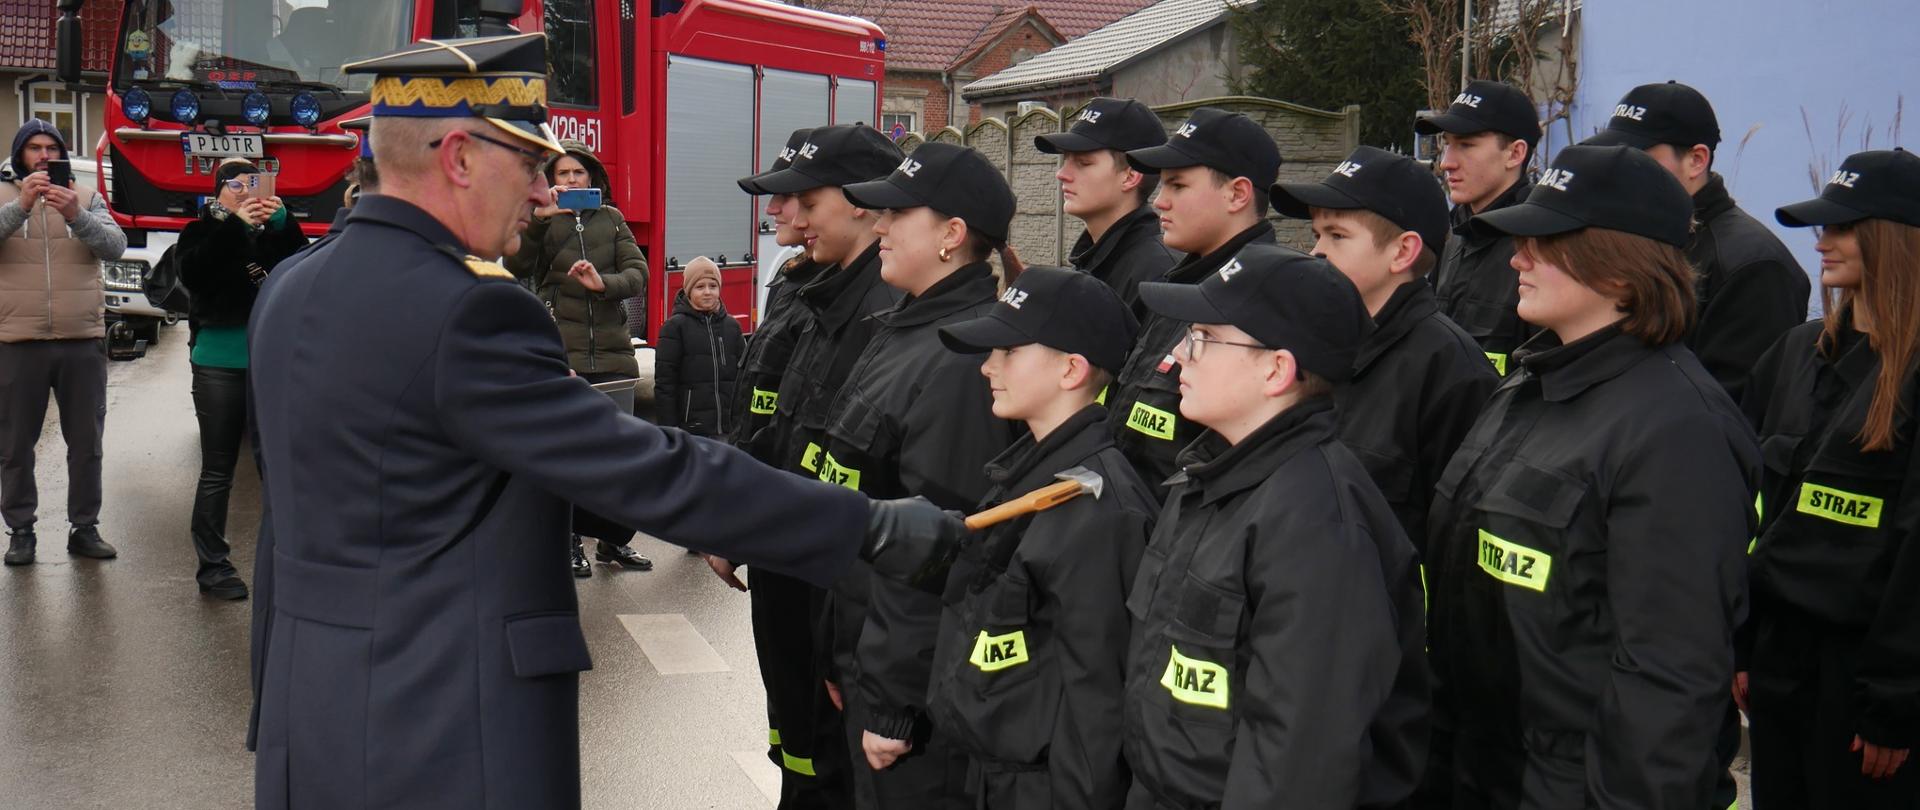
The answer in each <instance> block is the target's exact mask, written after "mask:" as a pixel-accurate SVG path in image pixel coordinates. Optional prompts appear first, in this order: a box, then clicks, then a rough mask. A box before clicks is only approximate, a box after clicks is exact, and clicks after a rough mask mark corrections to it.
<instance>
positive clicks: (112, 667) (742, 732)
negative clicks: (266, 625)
mask: <svg viewBox="0 0 1920 810" xmlns="http://www.w3.org/2000/svg"><path fill="white" fill-rule="evenodd" d="M185 343H186V328H185V326H175V327H169V328H166V329H164V330H162V336H161V341H160V344H159V345H158V346H156V347H154V348H153V350H152V351H151V352H150V353H149V354H148V356H147V357H145V358H143V359H140V360H136V361H132V362H123V363H113V364H111V367H110V369H109V371H108V382H107V399H108V406H107V408H108V410H107V437H106V476H105V477H106V480H105V482H104V489H105V493H106V503H105V506H104V508H103V510H102V514H101V521H100V531H101V534H102V536H104V537H105V538H106V539H107V540H108V542H111V543H113V544H114V545H116V546H118V547H119V549H120V557H119V558H118V559H115V560H110V561H94V560H85V559H79V558H70V557H68V556H67V554H66V546H65V542H64V541H65V533H66V525H67V524H66V521H65V517H66V515H65V503H66V490H67V484H66V469H65V467H66V464H65V446H64V444H63V442H62V439H61V438H60V435H59V427H58V421H57V416H56V414H54V413H53V412H52V409H51V408H49V413H48V416H47V427H46V431H45V433H44V434H43V436H42V439H41V443H40V449H39V452H38V454H37V458H38V459H39V482H40V505H41V509H40V516H39V524H38V527H37V528H38V529H39V534H40V553H39V562H38V563H37V564H35V565H32V566H26V567H17V568H7V569H5V570H4V571H0V807H4V808H7V810H40V808H47V809H48V810H55V809H58V810H68V808H113V810H123V809H124V808H147V809H149V810H163V809H164V808H194V809H195V810H199V809H200V808H246V807H251V806H252V804H253V756H252V755H251V754H249V753H247V751H246V749H245V747H244V741H245V737H246V726H247V713H248V709H249V703H250V696H249V693H248V680H247V678H248V675H247V644H248V641H247V630H248V621H249V617H250V615H251V610H252V603H251V602H237V603H236V602H218V601H213V600H210V599H207V598H204V597H202V596H201V595H200V594H199V592H198V589H197V588H196V587H195V583H194V579H193V573H194V558H193V551H192V546H191V544H190V542H189V540H188V535H187V522H188V512H189V511H190V509H191V507H192V503H193V489H194V482H195V479H196V478H197V477H198V475H199V471H200V460H199V433H198V427H197V425H196V424H195V421H194V418H193V402H192V399H191V396H190V394H189V387H188V384H189V379H188V378H189V371H188V366H187V351H186V345H185ZM259 519H260V512H259V485H258V477H257V475H256V474H255V473H254V470H253V468H252V464H251V463H250V461H242V463H241V469H240V470H239V471H238V473H237V474H236V485H235V490H234V494H233V506H232V513H231V517H230V522H229V526H228V531H229V536H230V537H231V538H232V541H233V544H234V562H235V564H236V565H237V566H238V567H239V568H240V570H241V572H242V574H243V577H244V578H245V579H246V580H247V581H248V582H249V583H251V582H252V579H253V576H252V571H253V550H254V542H253V541H254V537H255V533H256V531H257V529H258V526H259ZM635 546H636V548H639V549H641V553H643V554H646V555H648V556H650V557H652V558H653V560H654V561H655V563H656V567H655V569H654V570H653V571H649V572H622V571H615V570H612V569H608V568H605V567H600V566H596V570H595V573H594V576H593V578H591V579H588V580H583V581H580V582H579V590H580V608H581V618H582V623H583V624H584V625H585V627H586V633H587V639H588V643H589V645H590V646H591V648H592V651H593V660H594V669H593V671H592V672H589V673H586V674H585V675H583V676H582V677H581V718H580V726H581V742H580V747H581V763H582V769H583V776H582V779H583V785H582V788H583V792H584V795H585V806H586V807H587V808H591V809H594V810H612V809H613V808H674V809H676V810H677V809H678V808H729V809H730V810H732V809H734V808H766V807H771V806H772V802H770V801H769V800H768V799H767V797H766V796H767V793H766V791H767V790H770V789H773V788H774V787H775V786H776V785H775V783H776V782H777V780H778V778H779V776H778V772H777V770H776V769H775V768H774V767H773V766H772V765H771V764H769V763H768V762H767V760H766V757H765V752H766V733H767V732H766V718H765V709H764V705H765V702H764V699H763V696H762V693H761V689H760V684H759V677H760V676H759V672H758V669H757V667H756V666H755V663H754V658H753V641H752V638H751V635H750V633H749V631H748V627H747V602H746V598H745V595H744V594H738V593H735V592H734V591H731V590H729V589H727V588H726V587H724V586H723V585H721V584H720V583H719V581H718V580H716V579H715V578H714V577H713V575H712V573H711V572H710V571H708V569H707V566H706V564H705V563H703V562H701V561H700V560H699V559H698V558H695V557H690V556H687V555H686V554H685V553H683V552H682V551H681V550H680V549H679V548H677V547H674V546H669V545H666V544H663V543H657V542H654V541H651V540H647V539H644V538H643V539H640V540H637V541H635ZM643 645H644V646H643ZM663 672H666V673H673V674H663Z"/></svg>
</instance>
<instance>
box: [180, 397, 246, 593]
mask: <svg viewBox="0 0 1920 810" xmlns="http://www.w3.org/2000/svg"><path fill="white" fill-rule="evenodd" d="M193 415H194V416H195V417H196V418H198V419H199V420H200V486H199V487H198V488H197V489H195V490H194V492H193V521H192V534H193V553H194V554H195V555H196V556H198V557H199V558H200V569H199V571H198V572H197V573H195V574H194V578H195V579H198V580H200V584H202V585H212V584H214V583H216V582H219V581H221V580H223V579H226V578H227V577H231V576H237V575H238V572H236V571H234V569H233V564H232V563H230V562H227V552H228V550H229V546H228V545H227V499H228V496H230V495H231V494H233V469H234V466H235V465H236V464H237V463H238V462H239V460H240V438H241V436H242V435H243V434H244V433H245V432H246V428H247V370H246V369H244V368H215V367H213V366H202V365H197V364H196V365H194V367H193Z"/></svg>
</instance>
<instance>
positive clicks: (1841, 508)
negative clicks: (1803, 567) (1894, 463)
mask: <svg viewBox="0 0 1920 810" xmlns="http://www.w3.org/2000/svg"><path fill="white" fill-rule="evenodd" d="M1885 506H1886V502H1885V501H1882V500H1880V499H1879V498H1875V497H1873V496H1871V495H1857V494H1854V493H1852V492H1847V491H1845V490H1839V489H1834V488H1832V487H1823V486H1820V485H1819V484H1808V483H1802V484H1801V485H1800V500H1799V502H1798V503H1796V504H1794V509H1795V510H1796V511H1798V512H1800V513H1801V514H1803V515H1812V516H1814V517H1820V518H1826V519H1828V520H1831V521H1834V522H1837V523H1845V524H1847V525H1849V526H1863V527H1866V528H1869V529H1878V528H1880V510H1881V509H1882V508H1884V507H1885Z"/></svg>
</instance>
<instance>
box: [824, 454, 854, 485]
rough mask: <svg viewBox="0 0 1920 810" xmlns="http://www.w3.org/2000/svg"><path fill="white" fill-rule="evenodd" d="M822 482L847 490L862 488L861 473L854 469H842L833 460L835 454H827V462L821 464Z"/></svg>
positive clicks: (838, 463)
mask: <svg viewBox="0 0 1920 810" xmlns="http://www.w3.org/2000/svg"><path fill="white" fill-rule="evenodd" d="M820 480H822V481H825V482H827V483H829V484H834V485H837V486H843V487H846V488H847V489H859V488H860V471H859V470H856V469H854V468H852V467H842V466H840V462H838V461H834V460H833V454H832V453H828V454H826V461H824V462H821V464H820Z"/></svg>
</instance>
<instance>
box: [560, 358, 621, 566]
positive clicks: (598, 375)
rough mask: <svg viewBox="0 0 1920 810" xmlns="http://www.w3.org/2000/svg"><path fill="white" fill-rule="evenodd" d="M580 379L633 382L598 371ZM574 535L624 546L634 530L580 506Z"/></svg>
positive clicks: (575, 508)
mask: <svg viewBox="0 0 1920 810" xmlns="http://www.w3.org/2000/svg"><path fill="white" fill-rule="evenodd" d="M580 379H583V380H586V381H587V382H589V383H593V384H596V385H597V384H599V383H603V382H613V381H615V380H631V379H633V378H632V377H629V376H627V375H625V374H617V373H614V372H607V371H596V372H591V373H587V374H581V375H580ZM573 533H574V534H579V535H585V536H587V537H591V538H593V539H595V540H605V541H606V542H609V543H612V544H614V545H616V546H624V545H626V544H627V543H629V542H632V541H633V530H632V529H629V528H627V527H625V526H622V525H620V524H618V523H615V522H613V521H611V520H608V519H606V518H603V517H601V516H599V515H597V514H594V513H593V512H591V511H588V510H586V509H581V508H580V507H578V506H576V507H574V508H573Z"/></svg>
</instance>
